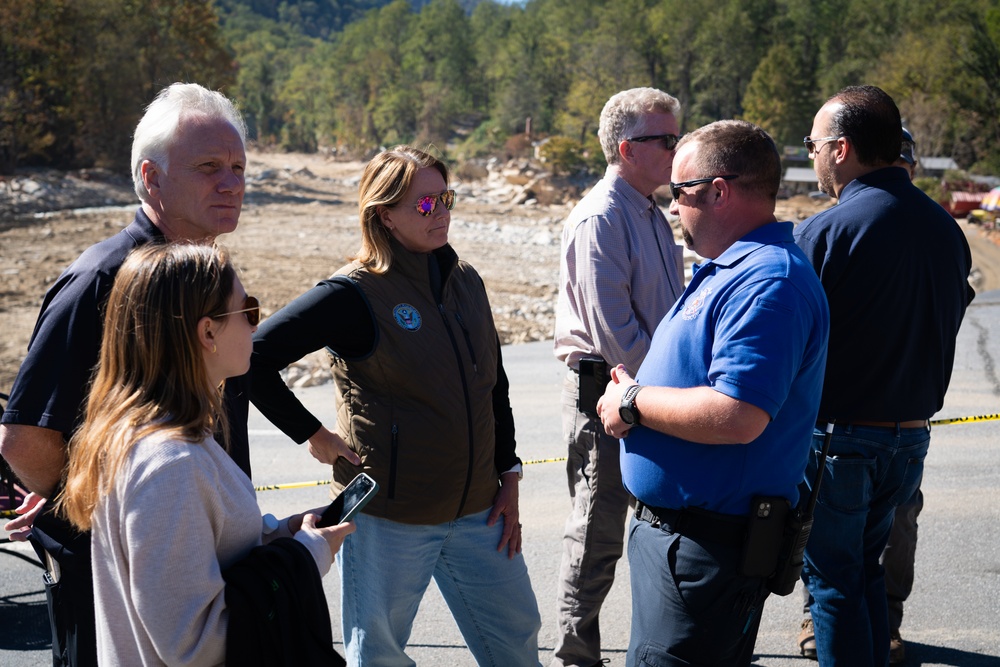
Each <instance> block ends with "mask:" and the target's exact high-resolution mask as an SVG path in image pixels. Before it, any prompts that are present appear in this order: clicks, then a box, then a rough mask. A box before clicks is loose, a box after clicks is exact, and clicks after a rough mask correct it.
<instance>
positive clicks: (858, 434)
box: [795, 86, 974, 667]
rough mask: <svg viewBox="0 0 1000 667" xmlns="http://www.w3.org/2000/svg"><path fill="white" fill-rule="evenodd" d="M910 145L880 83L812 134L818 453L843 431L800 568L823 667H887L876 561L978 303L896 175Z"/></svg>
mask: <svg viewBox="0 0 1000 667" xmlns="http://www.w3.org/2000/svg"><path fill="white" fill-rule="evenodd" d="M901 143H902V134H901V123H900V116H899V109H897V107H896V104H895V103H894V102H893V101H892V98H891V97H889V96H888V95H887V94H886V93H885V92H884V91H882V90H880V89H879V88H876V87H874V86H852V87H849V88H845V89H844V90H842V91H840V92H839V93H837V94H836V95H834V96H833V97H831V98H830V99H829V100H828V101H827V102H826V104H825V105H824V106H823V107H822V108H821V109H820V110H819V112H818V113H817V114H816V117H815V119H814V120H813V126H812V132H811V134H810V136H808V137H806V138H805V145H806V148H807V149H808V151H809V156H810V157H811V158H812V159H813V160H814V167H815V169H816V176H817V179H818V181H819V186H820V189H821V190H822V191H823V192H825V193H827V194H828V195H830V196H831V197H835V198H837V199H838V200H839V203H838V204H837V206H834V207H832V208H829V209H827V210H825V211H823V212H821V213H818V214H817V215H815V216H813V217H811V218H809V219H808V220H806V221H805V222H803V223H802V224H801V225H799V227H798V228H797V229H796V231H795V238H796V242H797V243H798V245H799V247H801V248H802V250H803V251H804V252H805V253H806V256H807V257H808V258H809V260H810V261H811V262H812V264H813V267H814V268H815V269H816V272H817V273H818V274H819V278H820V281H821V282H822V283H823V288H824V289H825V290H826V295H827V299H828V300H829V303H830V347H829V355H828V358H827V365H826V377H825V380H824V383H823V397H822V399H821V402H820V412H819V420H818V422H817V430H816V432H815V436H814V438H813V446H814V448H816V449H817V450H818V449H820V447H821V446H822V441H823V435H822V429H825V427H826V424H827V423H828V422H834V423H835V428H834V434H833V440H832V444H831V446H830V458H829V459H828V461H827V469H826V474H825V477H824V481H823V484H822V487H821V492H820V497H819V503H818V504H817V506H816V513H815V518H814V524H813V529H812V535H811V536H810V538H809V544H808V546H807V548H806V552H805V568H804V570H803V578H804V579H805V582H806V585H807V586H808V589H809V592H810V594H811V595H812V598H813V603H812V606H811V613H812V620H813V624H814V626H815V632H816V650H817V654H818V658H819V661H820V663H821V664H823V665H849V666H850V667H864V666H866V665H876V666H878V667H881V666H882V665H885V664H887V662H888V653H889V621H888V611H887V606H886V591H885V579H884V571H883V568H882V566H881V565H880V564H879V555H880V554H881V553H882V549H883V547H884V546H885V544H886V541H887V539H888V537H889V530H890V527H891V525H892V517H893V512H894V510H895V508H896V507H897V506H898V505H900V504H902V503H904V502H906V501H907V500H908V499H909V498H910V497H911V496H912V495H913V493H914V491H915V490H916V489H917V486H918V484H919V482H920V478H921V474H922V472H923V462H924V457H925V456H926V454H927V447H928V445H929V444H930V429H929V424H928V420H929V419H930V417H931V416H932V415H934V413H936V412H937V411H938V410H940V409H941V406H942V405H943V403H944V395H945V391H946V390H947V389H948V382H949V380H950V379H951V370H952V363H953V361H954V357H955V338H956V336H957V334H958V329H959V327H960V326H961V323H962V318H963V317H964V315H965V309H966V306H967V305H968V304H969V302H970V301H971V300H972V297H973V295H974V292H973V290H972V288H971V287H970V286H969V284H968V276H969V271H970V268H971V264H972V258H971V253H970V251H969V244H968V243H967V241H966V240H965V236H964V235H963V233H962V231H961V230H960V229H959V227H958V225H956V224H955V221H954V220H953V219H952V218H951V216H949V215H948V213H947V212H945V211H944V209H942V208H941V207H940V206H938V205H937V204H936V203H935V202H934V201H932V200H931V199H930V198H929V197H927V196H926V195H925V194H923V193H922V192H921V191H920V190H919V189H918V188H916V187H915V186H914V185H913V184H912V183H911V182H910V177H909V174H907V172H906V171H905V170H904V169H902V168H900V167H897V166H894V164H893V163H895V162H896V160H897V159H898V158H899V156H900V149H901ZM817 461H818V457H813V458H811V459H810V465H809V468H808V469H807V471H806V482H807V484H808V485H811V484H812V480H813V479H815V475H816V466H817Z"/></svg>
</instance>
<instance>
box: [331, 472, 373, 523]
mask: <svg viewBox="0 0 1000 667" xmlns="http://www.w3.org/2000/svg"><path fill="white" fill-rule="evenodd" d="M376 493H378V483H377V482H376V481H375V480H374V479H372V478H371V477H369V476H368V475H367V474H365V473H363V472H362V473H359V474H358V476H357V477H355V478H354V479H352V480H351V483H350V484H348V485H347V486H345V487H344V490H343V491H341V492H340V495H339V496H337V497H336V498H334V499H333V502H332V503H330V504H329V505H328V506H327V508H326V509H325V510H323V514H322V515H321V516H320V519H319V521H317V522H316V527H317V528H326V527H327V526H336V525H337V524H340V523H344V522H345V521H350V520H351V519H353V518H354V515H355V514H357V513H358V512H360V511H361V508H363V507H364V506H365V505H367V504H368V501H369V500H371V499H372V498H374V497H375V494H376Z"/></svg>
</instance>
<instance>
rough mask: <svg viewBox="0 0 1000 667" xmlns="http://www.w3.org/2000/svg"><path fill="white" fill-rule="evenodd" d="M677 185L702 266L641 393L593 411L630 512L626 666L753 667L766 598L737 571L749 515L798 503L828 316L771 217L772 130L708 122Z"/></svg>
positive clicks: (641, 377) (756, 579) (784, 230)
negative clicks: (756, 507)
mask: <svg viewBox="0 0 1000 667" xmlns="http://www.w3.org/2000/svg"><path fill="white" fill-rule="evenodd" d="M673 175H674V178H676V179H677V180H678V181H679V182H677V183H671V184H670V187H671V190H672V191H673V196H674V202H673V203H672V204H671V207H670V211H671V213H673V214H676V215H679V216H680V222H681V227H682V230H683V236H684V241H685V243H686V244H687V246H688V247H689V248H690V249H692V250H694V251H695V252H697V253H698V254H699V255H701V256H702V257H706V258H708V259H709V261H707V262H705V263H704V264H702V265H700V266H697V267H696V268H695V271H694V275H693V278H692V280H691V283H690V284H689V285H688V287H687V289H686V290H685V291H684V294H683V295H682V296H681V298H680V299H679V300H678V301H677V303H676V304H675V305H674V307H673V308H672V309H671V311H670V313H669V314H668V316H667V317H666V318H665V319H664V320H663V321H662V322H661V323H660V325H659V327H657V329H656V333H655V334H654V336H653V340H652V342H651V345H650V351H649V353H648V354H647V355H646V358H645V360H644V361H643V363H642V366H641V367H640V368H639V372H638V373H637V375H636V378H635V380H633V379H632V378H631V377H629V374H628V373H627V371H625V369H624V367H621V366H619V367H616V368H614V369H613V370H612V382H611V383H609V385H608V389H607V392H606V393H605V394H604V396H603V397H602V398H601V401H600V406H599V409H600V414H601V419H602V422H603V423H604V427H605V429H606V430H607V432H608V433H609V434H611V435H613V436H617V437H622V438H623V439H622V453H621V465H622V479H623V481H624V483H625V486H626V488H627V489H628V490H629V492H630V493H632V494H633V495H634V496H635V497H636V499H637V506H636V515H635V517H634V518H633V519H632V522H631V525H630V528H629V567H630V569H631V577H632V636H631V640H630V642H629V649H628V659H627V662H626V664H628V665H637V664H640V663H641V664H670V665H673V664H685V665H686V664H699V665H720V666H722V665H726V666H727V667H729V666H732V665H749V664H750V661H751V658H752V654H753V646H754V642H755V641H756V636H757V628H758V626H759V623H760V616H761V610H762V607H763V603H764V600H765V599H766V597H767V595H768V590H767V587H766V575H764V574H760V573H759V572H752V571H751V568H749V567H748V566H747V565H746V564H745V563H744V562H743V555H744V544H745V542H746V537H747V534H748V527H749V521H750V513H751V505H752V503H753V501H754V498H756V497H763V496H767V497H771V498H774V499H775V500H774V502H782V501H781V500H780V499H784V500H787V502H788V503H789V505H795V504H796V503H797V502H798V499H799V494H798V485H799V484H800V482H801V481H802V476H803V471H804V469H805V466H806V457H807V456H808V454H809V451H810V441H811V437H812V431H813V425H814V423H815V417H816V414H817V411H818V408H819V396H818V394H819V392H820V390H821V388H822V382H823V369H824V366H825V363H826V344H827V336H828V333H829V314H828V309H827V304H826V298H825V296H824V294H823V289H822V286H821V285H820V283H819V280H818V279H817V278H816V275H815V272H814V271H812V269H811V267H810V266H809V263H808V262H807V261H806V258H805V256H804V255H803V254H802V252H801V251H800V250H799V249H798V248H797V247H796V246H795V244H794V242H793V240H792V224H791V223H789V222H777V221H776V220H775V217H774V206H775V198H776V196H777V192H778V185H779V183H780V180H781V166H780V159H779V156H778V151H777V149H776V148H775V145H774V142H773V141H772V140H771V138H770V137H769V136H768V135H767V133H765V132H764V131H763V130H761V129H760V128H759V127H757V126H755V125H752V124H751V123H747V122H744V121H720V122H717V123H712V124H711V125H707V126H705V127H703V128H701V129H699V130H696V131H695V132H692V133H690V134H688V135H686V136H685V137H684V138H683V139H682V140H681V142H680V143H679V144H678V146H677V153H676V155H675V157H674V163H673ZM626 436H627V437H626ZM772 542H773V540H772ZM776 560H777V558H776V557H775V561H776ZM765 569H766V568H765Z"/></svg>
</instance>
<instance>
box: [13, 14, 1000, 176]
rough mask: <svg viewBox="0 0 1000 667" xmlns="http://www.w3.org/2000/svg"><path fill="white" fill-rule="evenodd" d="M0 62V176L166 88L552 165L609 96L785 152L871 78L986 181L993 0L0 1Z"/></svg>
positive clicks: (995, 160) (996, 65)
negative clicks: (532, 154)
mask: <svg viewBox="0 0 1000 667" xmlns="http://www.w3.org/2000/svg"><path fill="white" fill-rule="evenodd" d="M0 54H2V55H3V62H2V63H0V170H4V169H6V170H9V169H11V168H12V167H13V165H15V164H56V165H60V166H85V165H92V164H97V165H107V166H119V165H121V164H122V161H123V160H124V161H125V162H127V159H128V145H129V144H130V141H131V138H130V133H131V129H132V128H133V127H134V125H135V121H136V120H137V119H138V117H139V115H140V114H141V111H142V107H143V106H144V105H145V104H147V103H148V102H149V100H150V99H152V96H153V95H154V94H155V92H156V91H157V90H159V89H160V88H161V87H163V86H164V85H167V84H169V83H171V82H173V81H177V80H187V81H198V82H199V83H202V84H204V85H206V86H211V87H213V88H217V89H222V90H224V91H225V92H226V93H227V94H229V95H230V96H232V97H233V98H234V99H236V100H237V101H238V102H239V103H240V105H241V108H242V109H243V111H244V113H245V114H246V117H247V121H248V124H249V126H250V130H251V135H252V136H253V137H254V138H255V139H256V140H257V141H258V142H260V143H262V144H267V145H271V146H276V147H280V148H283V149H286V150H295V151H315V150H318V149H336V150H337V151H338V152H341V153H344V154H349V155H364V154H366V153H368V152H370V151H371V150H373V149H376V148H377V147H379V146H385V145H390V144H394V143H398V142H416V143H418V144H423V145H426V144H433V145H435V146H436V147H438V149H439V150H441V151H443V152H447V153H448V154H449V157H452V158H457V159H462V158H467V157H471V156H476V155H486V154H495V153H497V152H502V151H504V150H505V149H507V150H509V149H510V148H511V147H512V146H517V145H518V142H521V145H523V143H524V141H525V137H524V132H525V129H526V123H527V122H529V121H528V119H530V128H531V132H532V135H533V136H539V137H540V136H548V137H552V138H555V139H556V141H554V142H553V143H552V145H553V146H554V147H558V149H559V150H560V151H561V155H563V157H564V160H565V161H566V163H567V165H568V167H574V166H576V167H584V166H586V164H587V162H586V158H585V157H584V156H586V155H588V154H589V155H591V156H593V155H595V154H596V155H597V156H598V157H599V155H600V152H599V149H598V147H597V143H596V129H597V122H598V116H599V114H600V110H601V107H602V106H603V104H604V102H605V101H606V100H607V98H608V97H610V96H611V95H612V94H614V93H615V92H617V91H618V90H621V89H623V88H629V87H633V86H654V87H657V88H660V89H662V90H665V91H667V92H669V93H671V94H672V95H674V96H676V97H677V98H678V99H679V100H680V101H681V103H682V105H683V108H684V113H683V119H682V128H683V129H685V130H690V129H694V128H696V127H698V126H700V125H703V124H705V123H708V122H711V121H714V120H718V119H721V118H745V119H747V120H750V121H752V122H755V123H758V124H760V125H761V126H763V127H764V128H765V129H766V130H768V131H769V132H770V133H771V134H772V136H774V138H775V140H776V141H777V142H778V143H779V145H781V144H787V145H801V139H802V137H803V136H804V135H806V134H808V133H809V130H810V127H811V124H812V117H813V114H814V113H815V112H816V110H817V109H818V108H819V106H820V105H821V104H822V102H823V101H824V100H825V99H826V98H827V97H829V96H830V95H831V94H833V93H834V92H836V91H837V90H839V89H840V88H842V87H843V86H845V85H850V84H857V83H872V84H875V85H879V86H881V87H882V88H884V89H885V90H886V91H887V92H889V94H891V95H892V96H893V98H894V99H895V100H896V102H897V104H898V105H899V107H900V110H901V112H902V114H903V117H904V122H905V123H906V124H907V126H908V127H909V129H910V130H911V131H912V132H913V134H914V135H915V137H916V138H917V141H918V149H919V153H920V154H921V155H943V156H951V157H953V158H954V159H955V160H956V161H957V162H958V163H959V164H960V165H961V166H962V167H965V168H970V169H973V170H976V171H981V172H985V173H1000V108H998V107H1000V99H998V96H1000V0H953V1H951V2H947V3H941V2H938V1H936V0H935V1H932V0H884V1H882V2H871V0H720V1H719V2H716V3H713V5H712V8H711V11H704V8H703V9H697V8H696V7H694V6H693V5H691V3H690V2H687V1H686V0H685V1H682V0H528V1H527V2H525V3H523V4H511V5H507V4H500V3H498V2H494V1H493V0H482V1H480V2H478V3H477V2H470V1H469V0H465V1H463V2H460V1H459V0H429V1H427V0H422V1H421V2H419V3H418V2H413V3H411V2H409V1H408V0H394V1H393V2H389V3H388V4H385V2H384V0H383V1H382V2H379V1H378V0H368V1H367V2H366V1H364V0H357V1H355V2H346V1H344V2H339V3H338V2H335V1H334V0H326V2H320V1H318V0H317V1H313V2H305V1H302V0H300V1H299V2H292V1H284V2H277V1H276V0H218V1H217V2H215V3H213V2H207V1H206V0H144V1H143V2H139V1H138V0H5V2H4V11H3V12H0ZM574 156H576V157H574ZM574 159H575V160H577V162H576V164H574ZM594 162H597V163H599V160H596V161H593V162H591V164H593V163H594Z"/></svg>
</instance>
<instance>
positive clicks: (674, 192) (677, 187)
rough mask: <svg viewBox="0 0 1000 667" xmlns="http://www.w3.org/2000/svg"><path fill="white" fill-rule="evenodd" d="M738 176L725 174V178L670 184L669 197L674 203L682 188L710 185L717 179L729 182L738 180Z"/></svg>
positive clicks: (712, 177) (698, 179)
mask: <svg viewBox="0 0 1000 667" xmlns="http://www.w3.org/2000/svg"><path fill="white" fill-rule="evenodd" d="M739 177H740V175H739V174H727V175H726V176H709V177H708V178H696V179H694V180H693V181H683V182H681V183H670V196H671V197H673V198H674V200H675V201H676V200H677V198H678V197H680V196H681V190H682V189H683V188H690V187H691V186H692V185H701V184H702V183H711V182H712V181H714V180H715V179H717V178H721V179H722V180H724V181H731V180H733V179H734V178H739Z"/></svg>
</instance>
